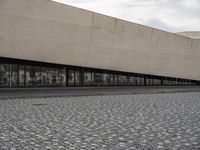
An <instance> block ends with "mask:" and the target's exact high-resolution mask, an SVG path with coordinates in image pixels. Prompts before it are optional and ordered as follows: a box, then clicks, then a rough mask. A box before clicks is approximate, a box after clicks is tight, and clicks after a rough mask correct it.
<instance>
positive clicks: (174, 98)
mask: <svg viewBox="0 0 200 150" xmlns="http://www.w3.org/2000/svg"><path fill="white" fill-rule="evenodd" d="M199 99H200V93H178V94H146V95H121V96H119V95H118V96H89V97H88V96H85V97H68V98H66V97H62V98H55V97H52V98H27V99H12V100H9V99H6V100H0V112H1V113H0V149H1V150H32V149H34V150H199V149H200V143H199V141H200V109H199V107H200V100H199Z"/></svg>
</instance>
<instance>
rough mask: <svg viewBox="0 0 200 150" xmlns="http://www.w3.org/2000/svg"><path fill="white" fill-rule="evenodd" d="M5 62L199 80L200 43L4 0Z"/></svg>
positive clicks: (47, 4)
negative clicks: (10, 60)
mask: <svg viewBox="0 0 200 150" xmlns="http://www.w3.org/2000/svg"><path fill="white" fill-rule="evenodd" d="M0 57H9V58H18V59H26V60H34V61H42V62H51V63H58V64H67V65H75V66H83V67H91V68H101V69H109V70H118V71H126V72H136V73H143V74H152V75H160V76H170V77H177V78H185V79H193V80H200V40H199V39H192V38H189V37H185V36H181V35H178V34H174V33H169V32H165V31H161V30H158V29H153V28H150V27H146V26H142V25H139V24H135V23H132V22H128V21H124V20H121V19H117V18H113V17H108V16H105V15H101V14H98V13H94V12H90V11H86V10H82V9H79V8H75V7H72V6H67V5H63V4H59V3H56V2H53V1H49V0H32V1H28V0H17V1H16V0H0Z"/></svg>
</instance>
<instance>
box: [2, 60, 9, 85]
mask: <svg viewBox="0 0 200 150" xmlns="http://www.w3.org/2000/svg"><path fill="white" fill-rule="evenodd" d="M0 87H10V69H9V64H0Z"/></svg>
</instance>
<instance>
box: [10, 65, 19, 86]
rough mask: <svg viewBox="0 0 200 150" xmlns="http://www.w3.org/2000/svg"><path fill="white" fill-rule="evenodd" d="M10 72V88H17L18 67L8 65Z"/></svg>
mask: <svg viewBox="0 0 200 150" xmlns="http://www.w3.org/2000/svg"><path fill="white" fill-rule="evenodd" d="M10 71H11V76H10V77H11V86H12V87H17V86H18V65H15V64H11V65H10Z"/></svg>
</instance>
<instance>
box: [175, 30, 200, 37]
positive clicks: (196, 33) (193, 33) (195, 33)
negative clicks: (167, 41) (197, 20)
mask: <svg viewBox="0 0 200 150" xmlns="http://www.w3.org/2000/svg"><path fill="white" fill-rule="evenodd" d="M177 34H179V35H182V36H186V37H190V38H193V39H200V31H188V32H178V33H177Z"/></svg>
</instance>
